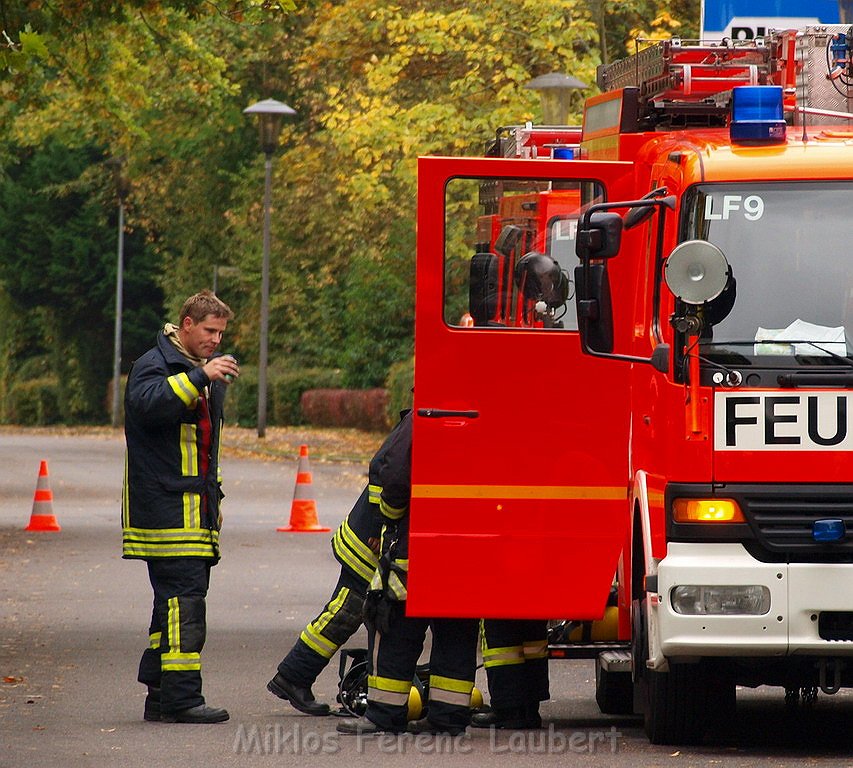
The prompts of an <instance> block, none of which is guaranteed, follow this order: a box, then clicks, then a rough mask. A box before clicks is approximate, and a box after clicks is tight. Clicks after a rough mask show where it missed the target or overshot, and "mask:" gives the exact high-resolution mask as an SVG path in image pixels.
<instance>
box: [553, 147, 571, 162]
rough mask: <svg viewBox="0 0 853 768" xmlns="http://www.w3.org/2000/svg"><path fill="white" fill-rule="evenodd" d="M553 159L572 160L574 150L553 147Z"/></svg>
mask: <svg viewBox="0 0 853 768" xmlns="http://www.w3.org/2000/svg"><path fill="white" fill-rule="evenodd" d="M553 157H554V159H555V160H574V159H575V150H574V149H573V148H572V147H554V151H553Z"/></svg>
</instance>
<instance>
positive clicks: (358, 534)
mask: <svg viewBox="0 0 853 768" xmlns="http://www.w3.org/2000/svg"><path fill="white" fill-rule="evenodd" d="M381 532H382V521H381V519H380V515H379V505H378V504H374V503H373V502H371V500H370V493H369V489H368V488H365V489H364V490H363V491H362V493H361V496H359V497H358V501H356V502H355V504H354V505H353V508H352V509H351V510H350V513H349V514H348V515H347V516H346V517H345V518H344V521H343V522H342V523H341V524H340V526H338V529H337V531H335V535H334V537H333V538H332V551H333V552H334V554H335V557H336V558H337V560H338V562H339V563H340V564H341V565H342V566H343V567H344V568H346V569H347V570H348V571H349V572H350V573H351V574H352V575H353V576H355V577H356V578H358V579H361V580H362V581H364V583H365V588H366V587H367V584H369V583H370V579H371V578H372V577H373V572H374V571H375V570H376V565H377V563H378V562H379V558H378V557H377V556H376V554H375V553H374V552H373V550H372V549H371V547H370V540H371V539H377V540H378V539H379V536H380V534H381Z"/></svg>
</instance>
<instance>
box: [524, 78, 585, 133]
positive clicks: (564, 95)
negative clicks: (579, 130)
mask: <svg viewBox="0 0 853 768" xmlns="http://www.w3.org/2000/svg"><path fill="white" fill-rule="evenodd" d="M524 87H525V88H528V89H529V90H531V91H539V98H540V100H541V103H542V122H543V124H545V125H567V123H568V119H569V108H570V104H569V101H570V97H571V93H572V91H574V90H582V89H584V88H589V86H588V85H587V84H586V83H584V82H583V81H581V80H578V79H577V78H576V77H572V76H571V75H564V74H561V73H560V72H551V73H550V74H547V75H539V77H534V78H533V80H531V81H530V82H529V83H527V84H526V85H525V86H524Z"/></svg>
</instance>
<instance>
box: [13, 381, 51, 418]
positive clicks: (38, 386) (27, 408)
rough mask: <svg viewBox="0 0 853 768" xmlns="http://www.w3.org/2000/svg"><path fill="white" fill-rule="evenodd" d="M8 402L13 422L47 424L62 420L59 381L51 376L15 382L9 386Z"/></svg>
mask: <svg viewBox="0 0 853 768" xmlns="http://www.w3.org/2000/svg"><path fill="white" fill-rule="evenodd" d="M6 403H7V408H6V414H7V418H8V421H9V422H10V423H12V424H20V425H23V426H45V425H47V424H56V423H57V422H59V421H61V420H62V414H61V413H60V412H59V381H58V380H57V379H55V378H53V377H50V376H44V377H42V378H38V379H29V380H27V381H17V382H15V383H14V384H12V385H11V386H10V387H9V391H8V395H7V401H6Z"/></svg>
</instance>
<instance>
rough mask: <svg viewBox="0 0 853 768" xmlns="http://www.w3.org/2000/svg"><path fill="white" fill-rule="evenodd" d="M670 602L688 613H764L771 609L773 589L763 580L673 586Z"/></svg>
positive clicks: (756, 614) (678, 611) (703, 614)
mask: <svg viewBox="0 0 853 768" xmlns="http://www.w3.org/2000/svg"><path fill="white" fill-rule="evenodd" d="M670 603H671V605H672V609H673V610H674V611H675V612H676V613H681V614H684V615H685V616H734V615H747V616H762V615H763V614H765V613H769V612H770V590H769V589H768V588H767V587H765V586H763V585H761V584H748V585H733V586H728V585H719V586H717V585H705V584H689V585H688V584H685V585H682V586H679V587H673V589H672V591H671V592H670Z"/></svg>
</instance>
